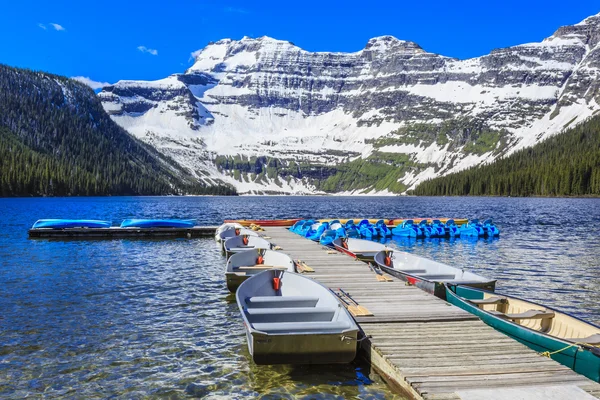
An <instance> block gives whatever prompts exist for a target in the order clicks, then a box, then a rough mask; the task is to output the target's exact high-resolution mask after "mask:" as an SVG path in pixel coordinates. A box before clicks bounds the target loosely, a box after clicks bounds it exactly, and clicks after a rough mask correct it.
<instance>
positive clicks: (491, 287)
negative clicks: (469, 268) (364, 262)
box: [377, 263, 496, 300]
mask: <svg viewBox="0 0 600 400" xmlns="http://www.w3.org/2000/svg"><path fill="white" fill-rule="evenodd" d="M377 265H379V267H380V268H381V269H382V270H383V271H384V272H387V273H388V274H390V275H392V276H395V277H396V278H398V279H401V280H403V281H405V282H408V283H409V284H411V285H414V286H416V287H418V288H419V289H421V290H424V291H426V292H427V293H431V294H433V295H435V296H436V297H439V298H440V299H442V300H446V287H445V284H444V282H435V281H430V280H427V279H424V278H420V277H418V276H415V275H410V274H407V273H404V272H402V271H400V270H397V269H394V268H390V267H387V266H385V265H382V264H380V263H377ZM460 284H461V285H464V286H469V287H473V288H478V289H484V290H487V291H489V292H493V291H495V290H496V281H486V282H460Z"/></svg>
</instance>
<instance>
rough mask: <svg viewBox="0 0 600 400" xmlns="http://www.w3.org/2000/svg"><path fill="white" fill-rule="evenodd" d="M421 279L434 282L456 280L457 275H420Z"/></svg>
mask: <svg viewBox="0 0 600 400" xmlns="http://www.w3.org/2000/svg"><path fill="white" fill-rule="evenodd" d="M419 277H420V278H425V279H428V280H430V281H433V280H448V279H454V278H456V275H454V274H421V275H419Z"/></svg>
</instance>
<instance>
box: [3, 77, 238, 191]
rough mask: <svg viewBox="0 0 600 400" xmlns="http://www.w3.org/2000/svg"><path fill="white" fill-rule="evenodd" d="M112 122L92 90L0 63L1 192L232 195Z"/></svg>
mask: <svg viewBox="0 0 600 400" xmlns="http://www.w3.org/2000/svg"><path fill="white" fill-rule="evenodd" d="M233 193H234V190H233V189H232V188H231V187H227V186H217V187H205V186H203V185H200V184H198V183H197V181H196V180H195V179H194V178H193V177H192V176H190V175H189V173H188V172H186V171H183V170H182V169H181V168H180V167H179V166H178V165H177V164H175V163H174V162H172V161H171V160H169V159H167V158H166V157H164V156H162V155H159V154H158V153H157V152H156V151H155V150H153V149H151V148H149V147H148V146H146V145H144V144H142V143H141V142H139V141H138V140H136V139H135V138H134V137H132V136H131V135H129V134H128V133H127V132H126V131H125V130H123V129H122V128H120V127H119V126H118V125H117V124H115V123H114V122H113V121H112V120H111V119H110V118H109V116H108V115H107V114H106V112H105V111H104V109H103V108H102V105H101V103H100V101H99V100H98V98H97V96H96V95H95V93H94V92H93V91H92V89H90V88H88V87H87V86H85V85H83V84H81V83H79V82H76V81H74V80H71V79H67V78H65V77H61V76H56V75H51V74H47V73H42V72H33V71H27V70H22V69H17V68H11V67H7V66H4V65H0V195H1V196H69V195H72V196H89V195H153V194H233Z"/></svg>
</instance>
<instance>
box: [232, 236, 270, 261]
mask: <svg viewBox="0 0 600 400" xmlns="http://www.w3.org/2000/svg"><path fill="white" fill-rule="evenodd" d="M272 247H273V245H272V244H271V242H269V241H267V240H265V239H263V238H261V237H259V236H250V235H238V236H234V237H230V238H229V239H227V240H226V241H225V242H224V243H223V251H224V252H225V254H227V257H228V258H229V257H231V255H232V254H235V253H239V252H241V251H246V250H252V249H265V250H271V248H272Z"/></svg>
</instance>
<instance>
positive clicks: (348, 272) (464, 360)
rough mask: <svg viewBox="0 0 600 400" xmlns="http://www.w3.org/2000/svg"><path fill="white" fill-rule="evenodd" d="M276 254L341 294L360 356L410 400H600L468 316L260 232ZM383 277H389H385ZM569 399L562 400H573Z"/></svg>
mask: <svg viewBox="0 0 600 400" xmlns="http://www.w3.org/2000/svg"><path fill="white" fill-rule="evenodd" d="M264 234H265V235H267V236H269V237H270V238H271V239H269V240H270V241H271V242H272V243H274V244H275V245H278V246H281V247H282V250H280V251H282V252H284V253H286V254H288V255H290V256H291V257H292V258H293V259H294V260H298V259H300V260H302V261H303V262H304V263H306V265H308V266H309V267H311V268H313V269H314V270H315V272H313V273H310V274H306V275H305V276H307V277H309V278H311V279H314V280H316V281H318V282H320V283H322V284H324V285H325V286H328V287H329V288H331V289H333V290H337V289H339V288H342V289H343V290H344V291H346V292H348V293H350V295H351V296H352V297H353V298H354V299H355V300H356V301H357V302H358V303H359V304H360V305H362V306H364V307H366V308H368V309H369V311H371V312H372V313H373V314H374V315H373V316H368V317H367V316H365V317H356V318H355V319H356V321H357V322H358V323H359V325H360V327H361V329H362V331H363V332H364V334H365V335H366V336H367V338H366V339H365V340H363V341H362V342H361V344H360V349H361V354H362V355H363V357H364V358H366V359H367V361H369V362H370V363H371V365H372V366H373V368H374V369H375V370H376V371H377V372H379V373H380V375H381V376H382V377H383V378H384V379H385V380H386V381H388V383H390V385H391V386H392V387H394V388H399V389H400V390H401V391H402V392H403V393H404V394H405V395H408V396H411V397H413V398H416V399H427V400H459V399H461V397H460V395H459V394H457V392H458V391H464V393H467V391H469V390H474V389H480V390H487V389H490V390H494V389H503V388H507V387H515V388H519V390H522V389H523V388H525V389H527V390H528V389H529V388H531V389H533V390H534V389H535V388H539V387H542V386H543V385H546V386H547V385H549V384H552V385H554V386H557V387H562V388H569V387H571V388H572V387H574V386H575V387H577V389H578V390H580V393H584V394H585V396H582V397H580V398H582V399H583V398H586V399H588V398H589V397H590V396H593V397H595V398H600V384H598V383H596V382H593V381H591V380H589V379H587V378H585V377H584V376H582V375H579V374H577V373H575V372H573V371H572V370H571V369H569V368H567V367H565V366H562V365H561V364H559V363H557V362H555V361H553V360H551V359H548V358H545V357H542V356H540V355H539V354H537V353H536V352H535V351H533V350H531V349H529V348H528V347H526V346H524V345H523V344H521V343H519V342H517V341H515V340H513V339H511V338H509V337H508V336H506V335H504V334H502V333H500V332H498V331H496V330H494V329H493V328H491V327H489V326H488V325H486V324H485V323H483V322H482V321H481V320H479V319H478V318H477V317H475V316H474V315H472V314H470V313H467V312H466V311H464V310H462V309H460V308H458V307H455V306H452V305H450V304H449V303H447V302H445V301H443V300H440V299H438V298H436V297H435V296H433V295H430V294H428V293H425V292H423V291H422V290H420V289H418V288H416V287H414V286H409V285H406V283H405V282H403V281H400V280H398V279H397V278H395V277H391V278H392V281H391V282H385V281H378V280H377V279H376V276H377V274H376V273H375V272H373V271H372V270H371V269H370V268H369V267H368V265H367V264H366V263H364V262H362V261H357V260H354V259H353V258H351V257H349V256H347V255H345V254H342V253H332V254H330V250H331V249H329V248H326V247H323V246H321V245H319V244H318V243H315V242H312V241H310V240H308V239H305V238H303V237H301V236H299V235H296V234H294V233H292V232H290V231H289V230H287V229H286V228H275V227H269V228H265V232H264ZM386 276H389V275H386ZM577 398H578V397H577V396H576V395H575V396H574V397H571V398H570V400H576V399H577Z"/></svg>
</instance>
